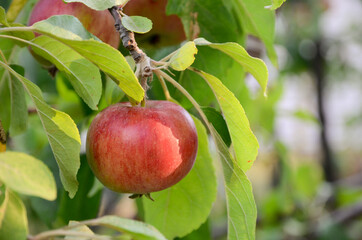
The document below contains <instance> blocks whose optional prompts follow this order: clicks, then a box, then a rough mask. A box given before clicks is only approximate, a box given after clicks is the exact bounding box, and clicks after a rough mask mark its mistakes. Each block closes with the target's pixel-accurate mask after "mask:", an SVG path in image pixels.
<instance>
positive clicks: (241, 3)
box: [230, 0, 278, 66]
mask: <svg viewBox="0 0 362 240" xmlns="http://www.w3.org/2000/svg"><path fill="white" fill-rule="evenodd" d="M230 2H231V4H233V5H234V7H235V10H236V11H237V13H238V14H237V15H236V16H237V18H238V20H239V23H240V25H241V26H242V27H243V30H245V31H246V34H252V35H254V36H256V37H258V38H260V39H261V40H262V41H263V42H264V44H265V47H266V50H267V53H268V56H269V58H270V60H271V61H272V62H273V64H274V65H275V66H277V65H278V62H277V55H276V52H275V49H274V46H273V42H274V35H275V32H274V28H275V27H274V25H275V13H274V12H273V11H270V10H269V9H266V8H265V7H266V6H268V5H270V0H232V1H230Z"/></svg>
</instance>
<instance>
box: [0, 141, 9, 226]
mask: <svg viewBox="0 0 362 240" xmlns="http://www.w3.org/2000/svg"><path fill="white" fill-rule="evenodd" d="M0 144H1V143H0ZM8 200H9V192H8V191H7V190H6V187H5V185H4V184H2V183H1V186H0V229H1V225H2V222H3V220H4V216H5V211H6V206H7V204H8Z"/></svg>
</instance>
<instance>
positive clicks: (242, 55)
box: [194, 38, 268, 95]
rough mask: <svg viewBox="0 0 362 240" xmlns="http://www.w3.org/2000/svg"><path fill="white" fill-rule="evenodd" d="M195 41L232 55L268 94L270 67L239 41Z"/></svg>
mask: <svg viewBox="0 0 362 240" xmlns="http://www.w3.org/2000/svg"><path fill="white" fill-rule="evenodd" d="M194 42H195V43H196V44H197V45H201V46H203V45H207V46H209V47H211V48H214V49H218V50H220V51H222V52H224V53H226V54H227V55H229V56H230V57H232V58H233V59H234V60H235V61H236V62H238V63H239V64H240V65H242V66H243V67H244V69H245V71H247V72H249V73H251V74H252V75H253V76H254V77H255V79H256V80H257V81H258V83H259V84H260V86H261V88H262V89H263V92H264V95H265V94H266V87H267V84H268V68H267V67H266V65H265V63H264V62H263V61H262V60H261V59H259V58H254V57H252V56H250V55H249V54H248V52H247V51H246V50H245V49H244V48H243V47H242V46H240V45H239V44H237V43H232V42H229V43H211V42H209V41H207V40H205V39H203V38H198V39H195V40H194Z"/></svg>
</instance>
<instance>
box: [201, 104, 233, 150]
mask: <svg viewBox="0 0 362 240" xmlns="http://www.w3.org/2000/svg"><path fill="white" fill-rule="evenodd" d="M201 109H202V111H203V112H204V113H205V115H206V117H207V119H208V120H209V122H210V123H211V124H212V125H213V126H214V128H215V130H216V131H217V132H218V133H219V135H220V136H221V138H222V140H223V141H224V143H225V144H226V146H228V147H230V145H231V138H230V133H229V129H228V127H227V124H226V122H225V119H224V117H223V116H222V115H221V113H220V112H219V111H217V110H216V109H215V108H212V107H202V108H201Z"/></svg>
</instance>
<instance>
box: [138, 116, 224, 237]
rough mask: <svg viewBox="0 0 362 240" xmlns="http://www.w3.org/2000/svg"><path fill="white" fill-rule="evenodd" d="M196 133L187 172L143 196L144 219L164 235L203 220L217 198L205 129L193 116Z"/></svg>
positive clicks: (186, 230)
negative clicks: (168, 185)
mask: <svg viewBox="0 0 362 240" xmlns="http://www.w3.org/2000/svg"><path fill="white" fill-rule="evenodd" d="M193 119H194V122H195V125H196V129H197V135H198V144H199V145H198V151H197V157H196V162H195V165H194V167H193V168H192V170H191V171H190V173H189V174H188V175H187V176H186V177H185V178H184V179H182V180H181V181H180V182H179V183H177V184H176V185H174V186H172V187H171V188H168V189H165V190H163V191H160V192H155V193H152V198H154V200H155V201H154V202H151V201H150V200H148V199H144V200H143V205H144V210H145V219H146V222H148V223H150V224H152V225H153V226H155V227H156V228H157V229H158V230H160V231H161V232H162V233H163V234H164V235H165V236H166V237H167V239H173V238H175V237H183V236H185V235H187V234H189V233H190V232H192V231H193V230H195V229H198V228H199V227H200V225H201V224H202V223H203V222H205V221H206V219H207V217H208V215H209V214H210V211H211V208H212V204H213V202H214V201H215V198H216V193H217V190H216V186H217V182H216V176H215V170H214V167H213V163H212V157H211V155H210V153H209V148H208V140H207V133H206V130H205V128H204V127H203V125H202V123H201V122H200V120H198V119H196V118H193Z"/></svg>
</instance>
